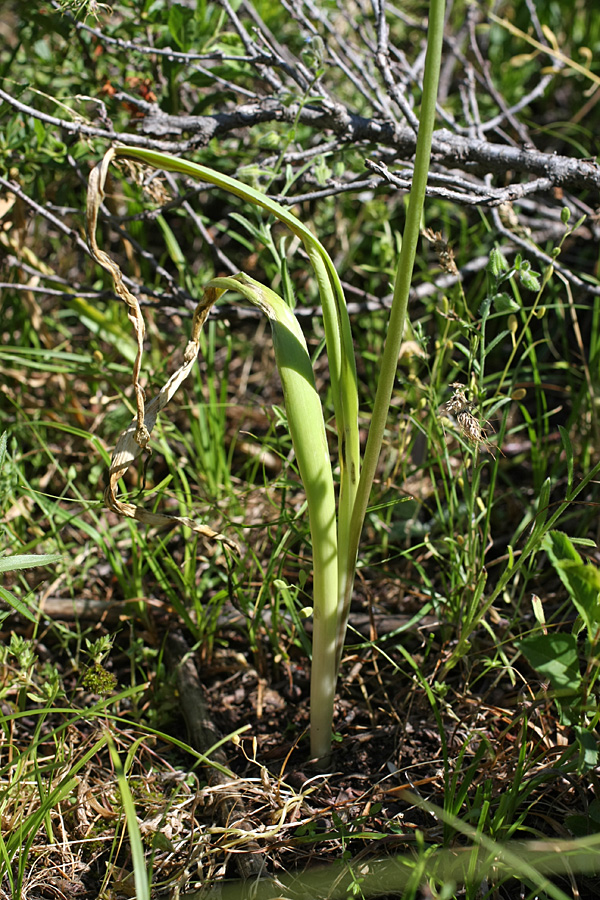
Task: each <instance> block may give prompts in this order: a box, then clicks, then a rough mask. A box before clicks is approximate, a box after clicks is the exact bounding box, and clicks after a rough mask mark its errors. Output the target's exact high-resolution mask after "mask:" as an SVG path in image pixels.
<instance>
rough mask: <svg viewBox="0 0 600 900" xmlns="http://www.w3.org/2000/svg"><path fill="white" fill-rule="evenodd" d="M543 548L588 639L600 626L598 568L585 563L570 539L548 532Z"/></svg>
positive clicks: (599, 577) (560, 534)
mask: <svg viewBox="0 0 600 900" xmlns="http://www.w3.org/2000/svg"><path fill="white" fill-rule="evenodd" d="M542 547H543V549H544V550H545V551H546V553H547V554H548V558H549V560H550V562H551V563H552V565H553V566H554V568H555V569H556V572H557V574H558V577H559V578H560V580H561V581H562V583H563V585H564V586H565V588H566V589H567V591H568V594H569V597H570V598H571V600H572V601H573V604H574V606H575V607H576V609H577V612H578V613H579V615H580V616H581V618H582V620H583V622H584V624H585V627H586V629H587V632H588V635H589V637H590V640H592V639H593V638H594V635H595V633H596V629H597V626H598V624H599V623H600V569H598V568H597V567H596V566H594V565H591V564H589V563H584V562H583V561H582V559H581V556H580V555H579V553H578V552H577V550H576V549H575V547H574V546H573V544H572V542H571V540H570V539H569V537H568V536H567V535H566V534H564V533H563V532H562V531H550V532H549V533H548V534H547V535H546V536H545V537H544V540H543V541H542Z"/></svg>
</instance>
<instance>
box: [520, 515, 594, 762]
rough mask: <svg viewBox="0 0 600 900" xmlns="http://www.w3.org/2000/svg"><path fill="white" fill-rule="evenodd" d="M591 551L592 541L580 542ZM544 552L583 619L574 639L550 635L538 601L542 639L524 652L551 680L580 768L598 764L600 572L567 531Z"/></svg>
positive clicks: (554, 536)
mask: <svg viewBox="0 0 600 900" xmlns="http://www.w3.org/2000/svg"><path fill="white" fill-rule="evenodd" d="M580 543H583V544H584V545H586V546H590V545H592V546H593V545H594V544H593V542H591V541H589V542H588V541H580ZM542 548H543V549H544V550H545V551H546V553H547V554H548V558H549V560H550V562H551V563H552V565H553V567H554V569H555V571H556V573H557V574H558V576H559V578H560V580H561V582H562V584H563V585H564V587H565V588H566V591H567V594H568V596H569V599H570V600H571V603H572V604H573V606H574V607H575V609H576V611H577V618H576V620H575V622H574V624H573V628H572V631H571V633H568V632H563V631H557V630H553V629H549V628H548V627H547V623H546V621H545V616H544V611H543V605H542V603H541V601H540V600H539V598H534V612H535V615H536V619H537V623H538V625H537V629H536V633H534V634H531V635H530V636H529V637H525V638H523V639H522V640H521V641H519V643H518V645H517V646H518V648H519V650H520V651H521V653H522V654H523V656H524V657H525V658H526V659H527V661H528V662H529V664H530V665H531V666H533V668H534V669H535V670H536V671H537V672H539V673H540V675H542V676H543V677H544V678H546V679H548V682H549V684H550V686H551V687H552V696H553V699H554V702H555V703H556V706H557V708H558V710H559V712H560V718H561V721H562V723H563V724H565V725H570V726H572V728H573V731H574V733H575V736H576V740H577V744H578V746H579V768H580V769H581V770H584V771H585V770H588V769H593V768H595V766H597V764H598V758H599V749H598V739H597V736H596V735H595V734H594V731H595V728H596V727H597V725H598V721H600V714H599V713H598V696H597V689H595V685H596V682H597V680H598V647H599V642H600V570H599V569H598V567H597V566H595V565H593V564H591V563H584V561H583V560H582V558H581V556H580V555H579V553H578V552H577V550H576V549H575V546H574V542H573V541H572V540H571V539H570V538H569V537H568V536H567V535H566V534H564V533H563V532H561V531H549V532H548V533H547V534H546V535H545V537H544V539H543V541H542ZM581 635H583V636H584V641H583V646H582V650H583V658H584V663H585V665H584V671H583V672H582V671H581V668H580V655H581V653H580V647H579V640H578V638H579V637H580V636H581Z"/></svg>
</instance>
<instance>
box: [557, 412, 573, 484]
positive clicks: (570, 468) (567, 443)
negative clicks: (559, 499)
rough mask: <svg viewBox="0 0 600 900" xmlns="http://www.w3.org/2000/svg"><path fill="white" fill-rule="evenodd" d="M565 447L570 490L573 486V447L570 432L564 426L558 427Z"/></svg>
mask: <svg viewBox="0 0 600 900" xmlns="http://www.w3.org/2000/svg"><path fill="white" fill-rule="evenodd" d="M558 430H559V431H560V437H561V440H562V444H563V447H564V448H565V457H566V460H567V486H568V488H569V490H571V487H572V485H573V447H572V446H571V438H570V437H569V432H568V431H567V429H566V428H564V427H563V426H562V425H559V426H558Z"/></svg>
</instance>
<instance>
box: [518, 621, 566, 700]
mask: <svg viewBox="0 0 600 900" xmlns="http://www.w3.org/2000/svg"><path fill="white" fill-rule="evenodd" d="M517 646H518V648H519V650H520V651H521V653H522V654H523V656H524V657H525V659H526V660H527V662H528V663H529V664H530V665H531V666H532V667H533V668H534V669H535V670H536V672H539V673H540V675H544V676H545V677H546V678H548V679H549V681H550V684H551V685H552V687H553V688H554V690H555V691H559V692H561V693H564V692H565V691H567V692H569V693H570V692H573V693H574V694H575V693H576V692H577V691H578V689H579V687H580V685H581V673H580V671H579V662H578V657H577V638H576V637H575V636H574V635H572V634H536V635H532V636H531V637H528V638H525V639H524V640H522V641H520V642H519V643H518V644H517Z"/></svg>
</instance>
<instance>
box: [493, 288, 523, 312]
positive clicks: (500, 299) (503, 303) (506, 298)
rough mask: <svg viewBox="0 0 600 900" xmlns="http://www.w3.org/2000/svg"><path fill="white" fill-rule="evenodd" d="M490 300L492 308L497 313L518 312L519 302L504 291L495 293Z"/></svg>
mask: <svg viewBox="0 0 600 900" xmlns="http://www.w3.org/2000/svg"><path fill="white" fill-rule="evenodd" d="M492 302H493V304H494V309H495V310H496V312H499V313H507V312H518V311H519V310H520V309H521V305H520V303H517V301H516V300H515V298H514V297H511V296H510V295H509V294H506V293H504V292H502V293H501V294H496V295H495V297H494V298H493V300H492Z"/></svg>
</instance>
